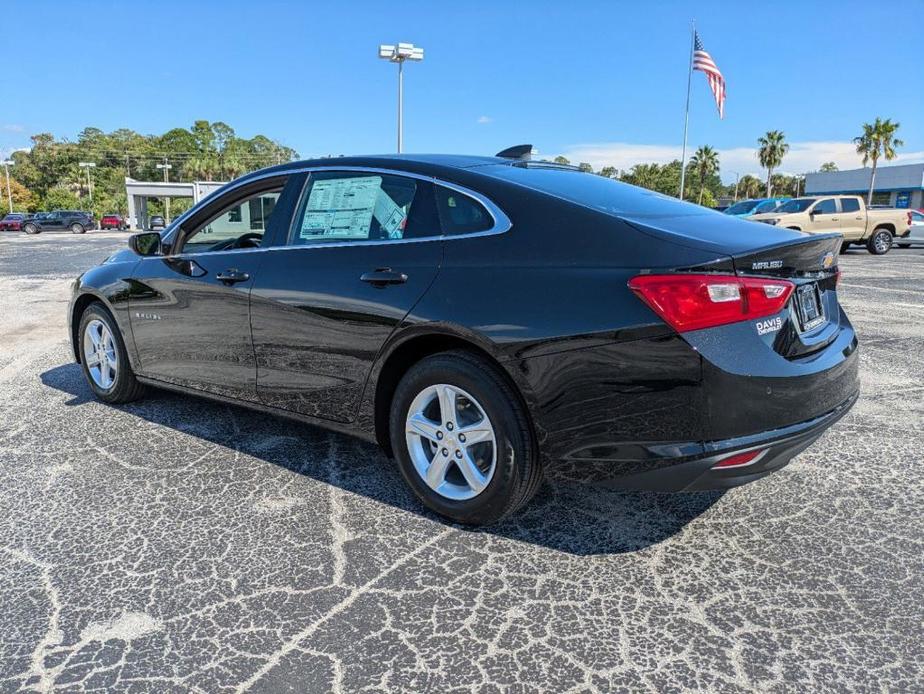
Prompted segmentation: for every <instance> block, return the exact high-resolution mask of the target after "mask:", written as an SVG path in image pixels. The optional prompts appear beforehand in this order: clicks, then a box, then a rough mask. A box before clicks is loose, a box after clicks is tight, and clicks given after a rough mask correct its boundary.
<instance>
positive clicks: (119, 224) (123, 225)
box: [99, 214, 128, 231]
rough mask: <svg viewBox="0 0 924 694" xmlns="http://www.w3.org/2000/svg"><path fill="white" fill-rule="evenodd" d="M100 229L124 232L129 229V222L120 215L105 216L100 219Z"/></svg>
mask: <svg viewBox="0 0 924 694" xmlns="http://www.w3.org/2000/svg"><path fill="white" fill-rule="evenodd" d="M99 228H100V229H117V230H119V231H123V230H125V229H128V222H126V221H125V219H124V218H123V217H122V215H120V214H104V215H103V216H102V217H100V220H99Z"/></svg>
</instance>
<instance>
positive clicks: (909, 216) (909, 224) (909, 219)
mask: <svg viewBox="0 0 924 694" xmlns="http://www.w3.org/2000/svg"><path fill="white" fill-rule="evenodd" d="M911 219H912V218H911V212H909V213H908V226H911Z"/></svg>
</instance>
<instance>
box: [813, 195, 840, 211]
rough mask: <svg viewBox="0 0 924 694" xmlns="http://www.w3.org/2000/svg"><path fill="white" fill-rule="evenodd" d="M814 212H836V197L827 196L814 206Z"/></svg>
mask: <svg viewBox="0 0 924 694" xmlns="http://www.w3.org/2000/svg"><path fill="white" fill-rule="evenodd" d="M812 212H818V213H821V214H833V213H834V212H837V203H835V202H834V198H825V199H824V200H822V201H821V202H819V203H818V204H817V205H815V207H814V208H812Z"/></svg>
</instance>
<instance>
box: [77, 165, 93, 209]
mask: <svg viewBox="0 0 924 694" xmlns="http://www.w3.org/2000/svg"><path fill="white" fill-rule="evenodd" d="M78 166H79V167H80V168H81V169H86V170H87V190H88V191H89V192H90V204H91V205H92V204H93V181H92V180H91V179H90V169H92V168H93V167H94V166H96V163H95V162H92V161H82V162H80V163H79V164H78Z"/></svg>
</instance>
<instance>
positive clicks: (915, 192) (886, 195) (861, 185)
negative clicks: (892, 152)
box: [805, 164, 924, 208]
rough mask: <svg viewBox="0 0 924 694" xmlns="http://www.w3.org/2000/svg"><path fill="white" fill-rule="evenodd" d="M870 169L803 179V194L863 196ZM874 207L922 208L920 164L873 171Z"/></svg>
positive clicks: (923, 173) (923, 170) (923, 190)
mask: <svg viewBox="0 0 924 694" xmlns="http://www.w3.org/2000/svg"><path fill="white" fill-rule="evenodd" d="M871 172H872V169H871V168H865V169H850V170H849V171H819V172H816V173H810V174H806V175H805V194H806V195H824V194H832V193H844V194H850V195H852V194H856V195H864V196H865V195H866V194H867V193H869V177H870V174H871ZM872 202H873V204H874V205H889V206H890V207H904V208H924V164H902V165H900V166H880V167H878V168H877V169H876V187H875V188H874V189H873V201H872Z"/></svg>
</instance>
